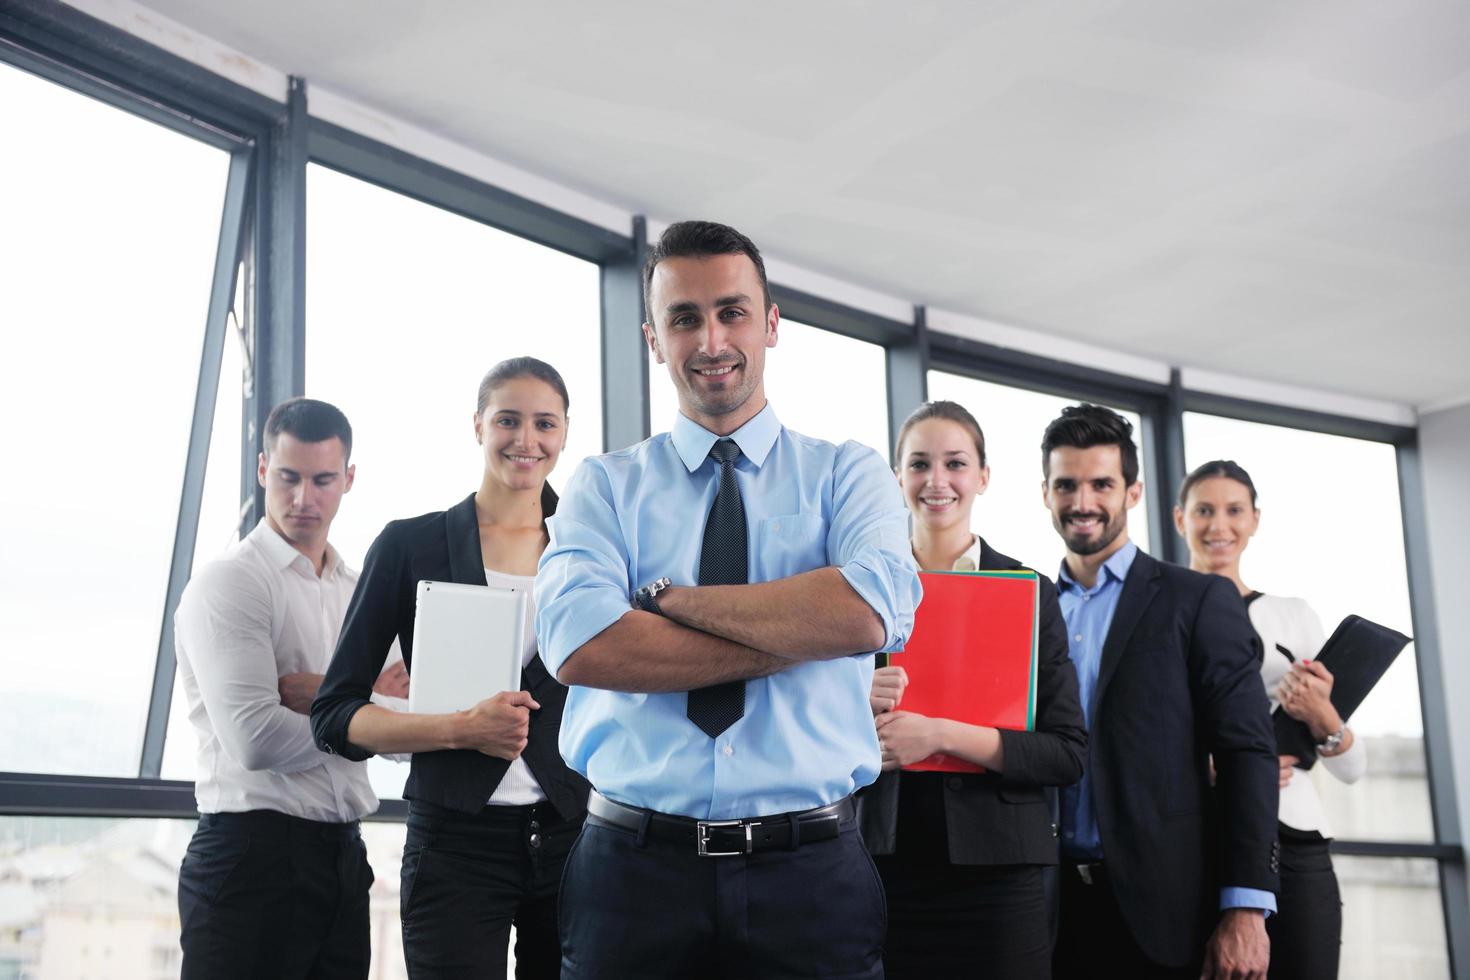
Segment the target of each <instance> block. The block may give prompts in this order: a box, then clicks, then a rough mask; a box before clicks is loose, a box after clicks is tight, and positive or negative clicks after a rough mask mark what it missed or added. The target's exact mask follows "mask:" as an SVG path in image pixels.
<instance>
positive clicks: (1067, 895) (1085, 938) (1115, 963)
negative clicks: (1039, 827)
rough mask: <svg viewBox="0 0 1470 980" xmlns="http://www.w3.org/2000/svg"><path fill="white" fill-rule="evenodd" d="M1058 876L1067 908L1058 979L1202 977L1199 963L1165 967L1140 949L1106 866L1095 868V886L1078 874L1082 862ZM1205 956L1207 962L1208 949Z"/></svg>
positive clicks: (1056, 956) (1055, 966)
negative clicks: (1114, 891)
mask: <svg viewBox="0 0 1470 980" xmlns="http://www.w3.org/2000/svg"><path fill="white" fill-rule="evenodd" d="M1058 874H1059V876H1060V878H1061V882H1060V887H1059V891H1060V892H1061V905H1062V909H1061V921H1060V923H1059V927H1058V930H1057V946H1056V951H1055V953H1053V955H1052V975H1053V976H1054V977H1056V978H1057V980H1090V978H1093V977H1098V978H1107V980H1112V978H1114V977H1130V978H1133V977H1139V978H1148V980H1166V978H1167V980H1197V978H1198V977H1199V974H1200V964H1199V963H1192V964H1190V965H1189V966H1187V967H1183V968H1177V967H1167V966H1160V965H1159V964H1158V963H1155V962H1153V961H1152V960H1150V959H1149V958H1148V957H1147V956H1146V955H1145V954H1144V952H1143V950H1142V949H1140V948H1139V946H1138V943H1137V942H1136V941H1135V940H1134V939H1133V932H1132V930H1130V929H1129V928H1128V923H1127V922H1126V921H1124V919H1123V912H1122V910H1121V909H1119V908H1118V900H1117V898H1115V897H1114V895H1113V886H1112V882H1110V881H1109V880H1108V875H1107V869H1106V868H1105V867H1102V868H1098V869H1097V870H1095V871H1094V872H1092V884H1088V883H1087V882H1086V881H1085V880H1084V879H1083V877H1082V876H1081V875H1080V874H1078V871H1077V867H1076V865H1074V864H1069V863H1068V862H1067V861H1065V860H1063V862H1062V866H1061V868H1060V869H1059V870H1058ZM1199 956H1200V960H1201V961H1203V959H1204V950H1203V949H1201V950H1200V952H1199Z"/></svg>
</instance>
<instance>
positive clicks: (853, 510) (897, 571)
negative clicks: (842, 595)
mask: <svg viewBox="0 0 1470 980" xmlns="http://www.w3.org/2000/svg"><path fill="white" fill-rule="evenodd" d="M827 554H828V558H829V560H830V561H831V562H832V564H833V565H835V566H837V568H838V570H839V571H841V572H842V577H843V578H845V579H847V583H848V584H849V585H851V586H852V588H853V591H855V592H856V593H857V594H858V595H859V596H861V597H862V599H863V601H864V602H866V603H867V604H868V605H869V606H871V607H872V609H873V611H874V612H875V613H877V614H878V618H879V619H881V620H882V621H883V635H884V643H883V647H882V648H881V649H880V650H879V651H878V652H880V653H891V652H892V651H894V650H899V649H902V648H903V645H904V644H905V643H907V642H908V638H909V634H910V633H912V632H913V629H914V610H915V609H917V608H918V606H919V599H920V598H921V597H922V595H923V591H922V588H921V587H920V585H919V572H918V569H917V568H916V567H915V565H914V556H913V551H912V549H911V548H910V546H909V514H908V509H907V508H906V507H904V504H903V497H902V496H901V495H900V494H899V491H898V485H897V483H896V482H895V481H894V479H893V474H892V473H891V472H890V471H889V469H888V466H887V464H885V463H884V462H883V459H882V457H880V456H879V455H878V454H877V453H876V452H874V451H873V450H872V449H870V448H869V447H867V446H864V445H862V444H861V443H857V442H847V443H844V444H843V445H842V446H841V448H839V449H838V451H837V461H836V466H835V473H834V480H833V487H832V520H831V523H830V525H829V527H828V532H827Z"/></svg>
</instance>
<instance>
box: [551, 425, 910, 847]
mask: <svg viewBox="0 0 1470 980" xmlns="http://www.w3.org/2000/svg"><path fill="white" fill-rule="evenodd" d="M716 438H718V437H717V436H715V434H714V433H712V432H709V431H708V430H706V429H704V428H703V427H701V426H699V425H698V424H696V423H694V422H692V421H690V420H689V419H688V418H686V417H684V416H683V415H682V414H681V415H680V416H679V417H678V419H677V420H676V421H675V423H674V429H673V431H672V432H671V433H661V434H659V435H656V436H654V437H653V438H651V439H647V440H645V441H644V442H641V443H639V444H638V445H636V446H632V447H630V448H628V449H624V450H621V451H619V452H615V453H608V454H606V455H603V456H594V457H590V458H588V459H587V460H586V461H585V462H584V463H583V464H582V465H581V466H580V467H579V468H578V469H577V472H576V474H575V475H574V476H573V477H572V479H571V482H570V483H569V484H568V485H567V488H566V491H565V493H563V494H562V497H561V500H560V502H559V503H558V504H557V511H556V515H555V516H554V517H552V518H550V519H549V520H548V521H547V526H548V528H549V529H550V532H551V543H550V545H549V546H548V547H547V549H546V551H545V553H544V554H543V555H542V556H541V566H540V569H539V571H538V572H537V575H536V606H537V610H538V611H537V614H536V634H537V638H538V640H539V642H540V651H541V657H542V659H543V660H544V661H545V663H546V666H547V668H548V669H549V670H551V672H552V673H553V674H559V673H560V671H561V669H562V665H564V664H565V663H566V662H567V659H568V658H569V657H571V655H572V654H573V653H575V652H576V651H577V650H578V649H579V648H580V647H581V646H582V645H583V644H584V643H586V642H587V641H588V640H590V639H592V638H593V637H594V636H596V635H597V634H599V633H601V632H602V631H603V630H605V629H607V628H608V627H609V626H611V625H612V624H613V623H615V622H617V621H618V620H619V619H620V618H622V617H623V616H624V615H625V614H626V613H627V612H628V610H629V602H630V597H631V595H632V593H633V592H635V591H636V590H637V589H639V588H641V587H642V586H644V585H646V584H648V583H649V582H651V581H653V580H654V579H656V578H659V577H661V576H664V575H667V576H669V578H671V579H672V580H673V583H674V584H675V585H694V584H696V581H697V577H698V568H699V552H700V548H701V546H702V541H703V534H704V523H705V519H706V517H707V516H708V514H709V510H710V506H711V504H713V502H714V498H715V491H716V489H717V485H718V481H719V467H718V465H717V464H716V463H714V462H713V461H711V460H709V459H708V458H707V457H708V454H709V449H710V447H711V446H712V445H714V442H715V440H716ZM731 438H733V439H734V440H735V442H736V444H738V445H739V446H740V450H741V453H742V456H741V457H740V458H739V459H738V460H737V461H736V463H735V479H736V481H737V482H738V483H739V485H740V493H741V497H742V498H743V500H744V503H745V516H746V522H747V525H748V527H749V542H750V566H749V567H750V580H751V581H752V582H768V581H771V580H773V579H780V578H786V577H788V576H791V575H796V574H798V573H800V572H808V571H812V570H813V569H817V568H823V567H826V566H829V565H831V566H836V567H837V568H838V569H839V570H840V571H841V573H842V575H843V577H845V578H846V579H847V581H848V583H849V584H850V585H851V586H852V587H853V589H854V590H855V591H856V592H857V593H858V595H860V596H861V597H862V598H863V599H864V600H865V601H866V602H867V603H868V605H870V606H871V607H872V608H873V609H874V611H875V612H877V614H878V616H879V617H880V618H881V619H882V621H883V630H884V635H885V640H884V644H883V647H882V649H883V650H884V651H891V650H897V649H900V648H901V647H902V646H903V645H904V643H905V642H906V641H907V639H908V636H909V633H910V632H911V630H912V629H913V624H914V609H915V608H916V607H917V606H918V604H919V598H920V594H921V593H920V587H919V576H918V572H917V570H916V568H915V567H914V561H913V555H912V553H911V552H910V550H909V540H908V511H907V509H906V508H905V507H904V504H903V499H902V497H901V496H900V494H899V491H898V486H897V483H896V482H895V481H894V479H893V473H892V472H891V471H890V470H889V469H888V466H887V464H886V463H885V462H884V461H883V459H882V458H881V457H880V456H879V455H878V454H877V453H876V452H874V451H873V450H872V449H869V448H868V447H866V446H863V445H860V444H859V443H856V442H847V443H844V444H843V445H841V446H835V445H833V444H832V443H829V442H824V441H822V440H819V439H811V438H808V437H807V436H803V435H799V434H798V433H795V432H792V431H790V430H789V429H786V428H784V427H783V426H782V425H781V423H780V422H779V421H778V420H777V418H776V414H775V412H774V411H772V409H771V407H770V405H767V406H766V407H765V408H764V409H762V410H761V412H760V413H759V414H757V415H756V416H755V417H754V418H752V419H751V420H750V421H749V422H747V423H746V424H745V425H743V426H742V427H741V428H740V429H738V430H736V431H735V432H734V433H733V434H732V436H731ZM872 678H873V656H872V654H871V653H864V654H859V655H854V656H850V657H840V658H837V659H835V660H825V661H812V662H806V663H801V664H798V665H797V666H795V667H792V668H789V669H788V670H785V671H783V672H781V673H778V674H774V675H772V676H770V677H762V678H758V679H756V680H752V681H748V682H747V683H746V694H745V716H744V717H743V718H741V719H740V720H739V721H738V722H736V723H735V724H734V725H733V726H731V727H730V728H729V729H727V730H726V731H725V732H723V733H722V734H721V735H720V736H719V737H718V738H714V739H712V738H710V737H709V736H708V735H706V734H704V732H702V731H700V730H699V729H698V728H696V727H695V726H694V724H693V723H692V722H690V721H689V719H688V718H687V717H686V715H685V708H686V706H687V703H688V698H687V695H686V694H684V693H682V692H678V693H671V694H625V693H620V692H616V691H603V690H597V689H594V688H587V687H575V686H574V687H572V688H571V690H570V691H569V692H568V694H567V703H566V709H565V712H564V714H563V716H562V724H561V753H562V757H563V758H565V759H566V761H567V764H568V765H569V766H571V767H572V768H573V769H575V770H576V771H578V772H580V773H582V774H583V775H584V776H586V777H587V779H588V780H589V781H590V782H591V783H592V785H593V786H595V787H596V788H597V790H598V792H600V793H602V794H603V795H605V796H608V797H610V798H612V799H614V800H618V801H620V802H623V803H628V804H631V805H634V806H642V807H648V808H650V809H653V810H657V811H660V812H662V813H674V814H682V815H684V816H690V817H697V818H701V819H710V820H728V819H734V818H739V817H754V816H762V815H767V814H776V813H786V812H789V811H792V810H805V809H809V808H811V807H816V806H823V805H825V804H827V803H831V802H834V801H836V800H839V799H841V798H842V797H844V796H847V795H848V794H849V793H851V792H853V791H854V790H856V789H859V788H861V787H863V786H866V785H867V784H869V783H871V782H872V781H873V780H874V779H875V778H877V775H878V770H879V751H878V739H877V735H876V733H875V732H874V730H873V715H872V710H871V709H870V708H869V705H868V693H869V688H870V687H871V685H872Z"/></svg>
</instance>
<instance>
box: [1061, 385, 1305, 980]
mask: <svg viewBox="0 0 1470 980" xmlns="http://www.w3.org/2000/svg"><path fill="white" fill-rule="evenodd" d="M1042 469H1043V474H1044V476H1045V481H1044V483H1043V493H1044V497H1045V501H1046V504H1047V506H1048V508H1049V509H1050V510H1051V513H1052V521H1053V523H1054V525H1055V526H1056V529H1057V533H1058V534H1060V535H1061V537H1062V539H1063V541H1064V542H1065V543H1066V545H1067V555H1066V559H1065V560H1064V562H1063V564H1062V569H1061V573H1060V575H1059V576H1058V579H1057V590H1058V599H1059V601H1060V603H1061V607H1062V616H1063V618H1064V619H1065V620H1066V622H1067V633H1068V643H1069V645H1070V649H1071V654H1072V660H1073V662H1074V663H1075V664H1076V666H1077V679H1078V688H1079V694H1080V697H1081V700H1082V708H1083V712H1084V713H1085V714H1086V716H1087V727H1088V732H1089V739H1088V750H1089V762H1088V769H1087V773H1086V775H1085V776H1084V777H1083V779H1082V781H1081V782H1079V783H1077V784H1076V785H1074V786H1069V787H1066V788H1064V789H1063V790H1062V794H1061V816H1062V821H1061V824H1062V855H1063V862H1062V871H1061V876H1062V880H1061V929H1060V933H1059V936H1058V939H1057V947H1056V957H1055V964H1054V970H1053V973H1054V975H1055V976H1056V977H1057V978H1058V980H1069V978H1081V977H1091V976H1095V975H1096V972H1097V969H1098V967H1099V965H1100V964H1106V965H1107V967H1108V968H1109V970H1110V972H1115V973H1117V974H1119V975H1123V976H1138V977H1144V976H1147V977H1178V978H1181V980H1183V978H1188V980H1194V978H1196V977H1199V976H1201V975H1203V976H1207V977H1218V978H1236V977H1239V978H1252V980H1254V978H1260V980H1264V978H1265V975H1266V969H1267V965H1268V962H1269V950H1270V942H1269V940H1268V939H1267V936H1266V930H1265V918H1264V917H1265V915H1266V914H1269V913H1270V912H1271V911H1274V910H1275V908H1276V896H1275V895H1274V894H1273V890H1274V889H1275V888H1276V887H1277V871H1278V868H1277V862H1278V853H1279V852H1278V849H1277V844H1276V801H1277V771H1278V768H1277V765H1276V761H1275V760H1276V756H1275V751H1276V750H1275V742H1274V739H1273V737H1272V734H1271V726H1270V721H1269V717H1268V708H1267V704H1266V701H1265V695H1264V693H1263V689H1262V687H1261V684H1260V680H1259V669H1260V653H1259V646H1258V641H1257V640H1256V638H1255V632H1254V631H1253V630H1252V628H1251V626H1250V621H1249V620H1248V619H1247V618H1246V615H1245V605H1244V603H1242V602H1241V601H1240V597H1239V595H1238V594H1237V593H1236V591H1235V589H1234V587H1233V586H1232V585H1231V584H1230V583H1229V582H1228V581H1226V580H1225V579H1222V578H1219V577H1218V576H1209V575H1200V574H1198V573H1196V572H1191V571H1189V570H1188V569H1184V568H1178V567H1176V566H1172V565H1165V564H1163V563H1160V562H1157V561H1155V560H1154V559H1153V558H1151V557H1149V556H1148V555H1146V554H1144V553H1142V552H1140V551H1139V550H1138V546H1137V545H1135V544H1133V542H1131V541H1129V540H1128V510H1129V509H1130V508H1132V507H1133V506H1135V505H1136V504H1137V503H1138V500H1139V497H1140V496H1141V494H1142V490H1143V487H1142V484H1141V483H1139V481H1138V450H1137V447H1136V446H1135V445H1134V443H1133V440H1132V426H1131V425H1130V424H1129V423H1128V422H1127V421H1126V420H1124V419H1123V418H1122V417H1120V416H1119V415H1117V413H1115V412H1112V411H1110V410H1108V409H1106V408H1101V407H1099V406H1096V405H1080V406H1071V407H1068V408H1067V409H1065V410H1064V411H1063V413H1062V415H1061V417H1060V418H1058V419H1056V420H1055V421H1053V422H1052V423H1051V424H1050V425H1049V426H1048V427H1047V430H1046V435H1045V436H1044V437H1043V439H1042ZM1211 757H1213V759H1214V761H1215V765H1216V768H1217V770H1218V785H1216V786H1215V787H1213V788H1212V787H1211V785H1210V759H1211ZM1202 964H1203V971H1202V970H1201V966H1202Z"/></svg>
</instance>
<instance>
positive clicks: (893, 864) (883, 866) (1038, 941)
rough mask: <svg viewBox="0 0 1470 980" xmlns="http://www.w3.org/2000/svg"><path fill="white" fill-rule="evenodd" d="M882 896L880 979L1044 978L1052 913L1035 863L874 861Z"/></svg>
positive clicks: (898, 858) (1048, 963)
mask: <svg viewBox="0 0 1470 980" xmlns="http://www.w3.org/2000/svg"><path fill="white" fill-rule="evenodd" d="M874 860H875V861H876V862H877V865H878V873H879V874H880V875H882V877H883V888H884V891H885V892H886V893H887V895H888V939H887V941H886V942H885V943H884V947H883V970H884V973H885V974H886V976H887V980H909V978H914V980H933V978H936V977H946V978H955V980H960V978H964V977H990V978H995V980H1012V978H1014V980H1022V978H1025V980H1046V978H1048V977H1050V976H1051V918H1050V915H1049V913H1048V906H1047V901H1046V892H1045V888H1044V886H1043V883H1042V869H1041V867H1040V866H1038V865H1029V864H1020V865H998V866H991V867H969V866H966V865H955V864H947V863H946V864H937V863H914V862H912V861H906V860H905V859H904V858H903V857H901V856H898V855H892V856H886V857H878V858H875V859H874Z"/></svg>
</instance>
